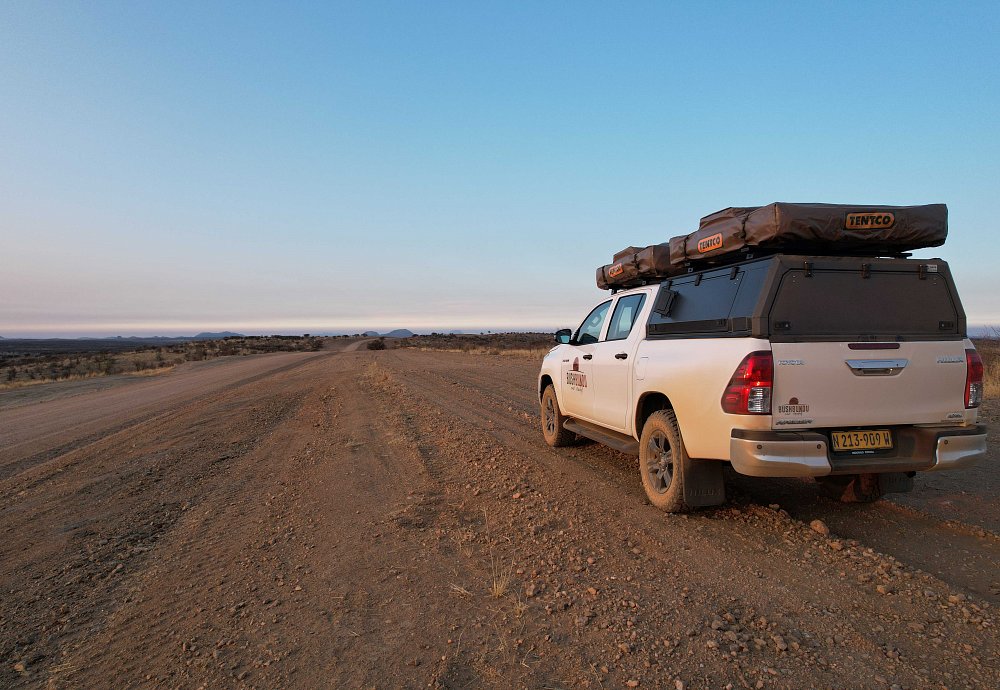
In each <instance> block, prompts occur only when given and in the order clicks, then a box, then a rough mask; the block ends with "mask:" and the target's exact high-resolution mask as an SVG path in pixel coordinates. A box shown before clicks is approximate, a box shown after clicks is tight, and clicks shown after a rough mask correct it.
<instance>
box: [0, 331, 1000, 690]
mask: <svg viewBox="0 0 1000 690" xmlns="http://www.w3.org/2000/svg"><path fill="white" fill-rule="evenodd" d="M359 345H360V344H355V345H354V351H351V352H322V353H310V354H281V355H267V356H261V357H248V358H241V359H233V360H218V361H213V362H209V363H203V364H202V365H200V366H193V365H192V366H188V367H187V368H186V369H185V368H183V367H181V368H178V369H177V370H175V371H174V372H172V373H170V374H167V375H165V376H162V377H155V378H153V379H134V380H132V381H129V382H128V383H123V384H121V385H111V386H107V387H101V388H99V389H87V388H81V387H73V386H72V385H69V384H68V385H66V387H65V388H64V389H63V390H62V391H59V390H56V389H49V390H46V391H43V392H41V393H39V394H38V395H39V397H38V398H36V399H34V400H27V399H25V398H23V397H22V398H19V399H17V400H16V401H14V400H12V399H10V398H5V397H4V395H0V594H2V596H0V661H2V664H3V665H2V667H0V687H53V688H62V687H67V688H92V687H150V688H154V687H155V688H161V687H162V688H174V687H177V688H198V687H211V688H217V687H237V688H242V687H247V688H277V687H303V688H314V687H379V688H382V687H385V688H395V687H413V688H416V687H426V686H432V687H445V688H461V687H497V688H508V687H530V688H569V687H591V688H624V687H642V688H646V687H650V688H657V687H667V688H672V689H674V690H676V689H678V688H805V687H816V688H827V687H828V688H845V687H848V688H853V687H859V688H860V687H865V688H869V687H884V688H897V687H898V688H943V687H947V688H988V687H998V686H1000V663H998V658H997V657H998V649H1000V647H998V644H997V635H996V628H995V625H996V618H995V606H996V605H997V603H998V598H1000V579H998V575H997V574H998V572H1000V571H998V566H1000V539H998V535H997V531H998V529H1000V523H998V511H997V500H998V499H997V488H998V487H997V481H998V480H997V479H996V476H995V473H993V472H992V467H993V463H994V462H995V461H996V460H997V459H998V458H997V452H996V449H995V446H994V449H993V452H992V455H991V458H990V463H988V464H987V465H986V466H985V467H983V468H980V469H977V470H972V471H969V472H966V473H954V474H950V475H945V474H942V475H940V476H932V475H928V476H922V477H918V480H917V490H916V491H915V492H914V493H913V494H910V495H907V496H904V497H901V498H899V499H893V500H892V501H881V502H879V503H877V504H875V505H871V506H850V505H841V504H837V503H833V502H831V501H827V500H826V499H823V498H820V497H819V496H818V494H817V493H816V490H815V488H814V486H813V485H811V484H809V483H807V482H800V481H765V480H750V479H748V478H741V477H737V476H735V475H734V476H732V477H731V478H730V483H729V486H728V489H729V492H730V496H731V498H732V501H731V503H730V504H729V505H728V506H725V507H723V508H719V509H713V510H707V511H703V512H700V513H696V514H693V515H691V516H668V515H664V514H662V513H660V512H658V511H656V510H655V509H653V508H652V507H650V506H648V505H646V504H645V503H644V502H643V500H642V493H641V489H640V487H639V481H638V476H637V472H636V471H635V469H634V467H633V463H634V461H633V460H632V459H630V458H627V457H625V456H623V455H620V454H618V453H615V452H614V451H611V450H608V449H605V448H603V447H601V446H598V445H594V444H590V445H580V446H576V447H572V448H568V449H558V450H557V449H551V448H548V447H547V446H545V445H544V443H543V442H542V440H541V435H540V432H539V429H538V422H537V409H536V401H535V394H534V385H535V376H536V373H537V363H536V362H534V361H531V360H529V359H521V358H516V357H509V356H508V357H505V356H484V355H479V356H475V355H463V354H456V353H435V352H421V351H411V350H390V351H384V352H368V351H364V350H363V349H359ZM995 414H996V412H995V407H991V408H989V409H988V410H987V417H988V418H989V419H990V420H995ZM991 415H993V416H991ZM992 423H993V424H994V430H993V433H994V438H996V428H995V421H993V422H992ZM817 518H819V519H821V520H822V521H824V522H825V524H826V525H828V526H829V529H830V531H831V533H830V534H829V535H822V534H819V533H817V532H815V531H813V530H812V529H810V527H809V522H810V521H811V520H813V519H817Z"/></svg>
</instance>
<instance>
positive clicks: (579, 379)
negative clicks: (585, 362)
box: [566, 357, 587, 388]
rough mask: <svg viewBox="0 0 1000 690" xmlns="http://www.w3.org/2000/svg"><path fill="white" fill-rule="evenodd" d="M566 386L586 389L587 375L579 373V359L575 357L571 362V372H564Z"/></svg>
mask: <svg viewBox="0 0 1000 690" xmlns="http://www.w3.org/2000/svg"><path fill="white" fill-rule="evenodd" d="M566 385H567V386H576V387H577V388H586V387H587V375H586V374H584V373H583V372H582V371H580V358H579V357H577V358H575V359H574V360H573V369H572V371H567V372H566Z"/></svg>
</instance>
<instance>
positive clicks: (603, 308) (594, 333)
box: [575, 300, 611, 345]
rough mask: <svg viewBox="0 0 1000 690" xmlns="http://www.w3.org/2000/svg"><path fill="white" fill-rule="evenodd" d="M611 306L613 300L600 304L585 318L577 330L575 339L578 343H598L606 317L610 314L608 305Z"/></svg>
mask: <svg viewBox="0 0 1000 690" xmlns="http://www.w3.org/2000/svg"><path fill="white" fill-rule="evenodd" d="M610 306H611V300H608V301H607V302H604V303H603V304H599V305H598V306H597V307H595V308H594V311H592V312H590V314H589V315H588V316H587V318H586V319H584V320H583V323H582V324H581V325H580V330H578V331H577V332H576V338H575V340H576V344H577V345H586V344H587V343H596V342H597V341H598V339H599V338H600V337H601V329H602V328H604V318H605V317H606V316H607V315H608V307H610Z"/></svg>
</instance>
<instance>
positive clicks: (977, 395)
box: [965, 350, 983, 409]
mask: <svg viewBox="0 0 1000 690" xmlns="http://www.w3.org/2000/svg"><path fill="white" fill-rule="evenodd" d="M982 402H983V358H982V357H980V356H979V353H978V352H976V351H975V350H966V351H965V407H966V408H968V409H971V408H973V407H979V404H980V403H982Z"/></svg>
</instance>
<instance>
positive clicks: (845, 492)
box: [816, 473, 883, 503]
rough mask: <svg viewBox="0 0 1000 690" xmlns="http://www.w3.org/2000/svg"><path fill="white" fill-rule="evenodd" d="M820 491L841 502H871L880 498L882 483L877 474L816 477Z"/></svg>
mask: <svg viewBox="0 0 1000 690" xmlns="http://www.w3.org/2000/svg"><path fill="white" fill-rule="evenodd" d="M816 481H817V482H819V486H820V492H821V493H822V494H823V495H824V496H826V497H827V498H832V499H833V500H835V501H840V502H842V503H873V502H875V501H877V500H878V499H880V498H882V493H883V491H882V485H881V483H880V482H879V477H878V475H877V474H871V473H868V474H843V475H834V476H831V477H817V478H816Z"/></svg>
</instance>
